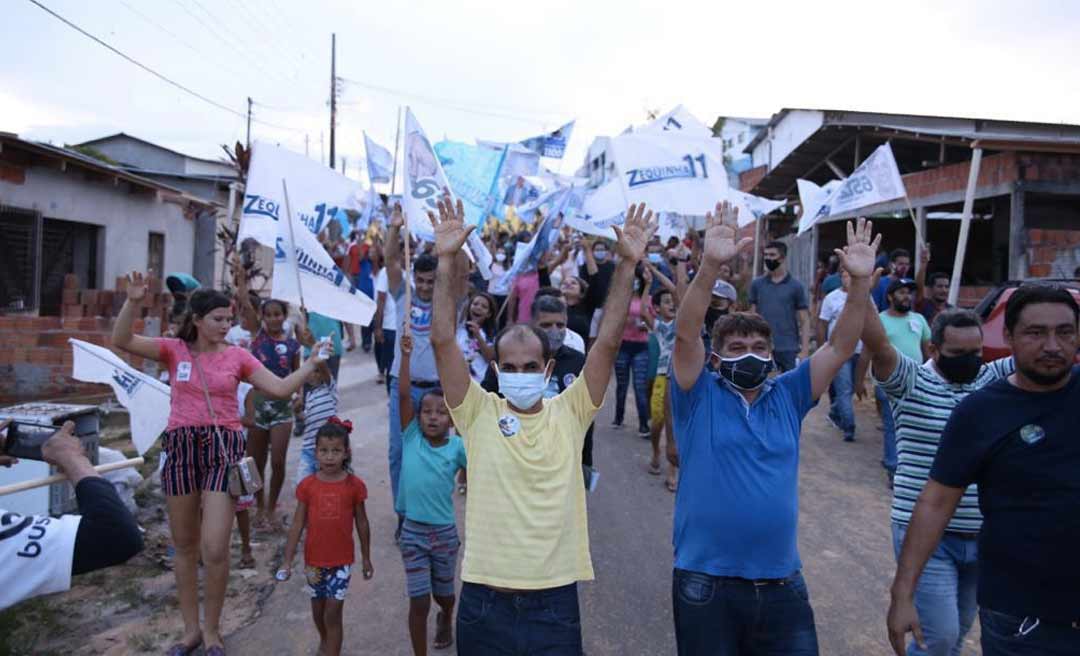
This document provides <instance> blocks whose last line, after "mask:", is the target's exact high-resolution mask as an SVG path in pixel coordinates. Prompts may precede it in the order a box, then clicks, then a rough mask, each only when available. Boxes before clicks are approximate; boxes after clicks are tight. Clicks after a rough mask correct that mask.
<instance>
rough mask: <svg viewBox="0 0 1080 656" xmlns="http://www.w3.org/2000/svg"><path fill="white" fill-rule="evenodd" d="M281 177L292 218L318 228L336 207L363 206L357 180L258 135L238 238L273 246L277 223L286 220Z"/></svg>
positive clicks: (319, 228)
mask: <svg viewBox="0 0 1080 656" xmlns="http://www.w3.org/2000/svg"><path fill="white" fill-rule="evenodd" d="M283 179H284V180H286V181H287V182H288V183H289V201H290V204H291V206H292V212H293V217H294V219H296V220H298V221H299V222H300V223H301V224H303V225H305V226H307V229H308V230H310V231H311V232H312V233H314V234H319V232H321V231H322V229H323V228H324V227H326V225H327V224H328V223H330V222H331V221H332V220H334V219H335V217H336V215H337V213H338V210H346V209H351V210H359V209H361V203H362V201H361V199H362V197H363V195H364V189H363V187H362V186H361V185H360V183H359V182H358V181H356V180H350V179H349V178H346V177H345V176H343V175H341V174H340V173H338V172H337V171H334V170H333V169H330V168H327V167H325V166H323V165H322V164H320V163H319V162H316V161H315V160H312V159H308V158H307V157H304V156H303V155H300V154H297V153H294V152H291V151H289V150H286V149H284V148H280V147H278V146H275V145H273V144H271V143H267V142H264V141H256V142H255V143H254V144H252V147H251V167H250V168H249V169H248V179H247V187H246V191H245V192H244V208H243V213H242V214H241V217H240V233H239V235H238V237H237V241H238V242H240V243H242V242H243V241H244V240H245V239H248V238H249V237H250V238H252V239H255V240H256V241H258V242H259V243H260V244H263V245H264V246H269V247H270V248H274V246H275V244H276V243H277V238H278V225H279V224H281V225H283V224H284V218H285V198H284V196H282V192H281V181H282V180H283Z"/></svg>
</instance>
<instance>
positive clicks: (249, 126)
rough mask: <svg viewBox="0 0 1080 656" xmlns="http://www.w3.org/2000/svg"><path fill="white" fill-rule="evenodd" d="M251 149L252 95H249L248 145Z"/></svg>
mask: <svg viewBox="0 0 1080 656" xmlns="http://www.w3.org/2000/svg"><path fill="white" fill-rule="evenodd" d="M246 148H247V149H248V150H251V96H248V120H247V146H246Z"/></svg>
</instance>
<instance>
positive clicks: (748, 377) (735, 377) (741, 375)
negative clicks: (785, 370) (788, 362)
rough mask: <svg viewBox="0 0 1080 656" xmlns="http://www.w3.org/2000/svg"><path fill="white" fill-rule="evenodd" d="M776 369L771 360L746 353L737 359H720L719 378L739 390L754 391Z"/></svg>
mask: <svg viewBox="0 0 1080 656" xmlns="http://www.w3.org/2000/svg"><path fill="white" fill-rule="evenodd" d="M775 367H776V365H775V364H774V363H773V360H772V358H763V357H761V356H760V355H754V354H753V353H747V354H746V355H744V356H741V357H738V358H720V367H719V369H717V371H718V372H719V373H720V377H721V378H723V379H724V380H726V381H727V382H729V383H731V384H732V385H734V386H735V387H737V388H739V389H741V390H756V389H757V388H759V387H761V386H762V385H764V384H765V380H766V379H767V378H768V377H769V374H770V373H772V370H773V369H774V368H775Z"/></svg>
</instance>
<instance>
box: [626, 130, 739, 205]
mask: <svg viewBox="0 0 1080 656" xmlns="http://www.w3.org/2000/svg"><path fill="white" fill-rule="evenodd" d="M611 152H612V155H613V158H614V162H615V170H616V171H617V172H618V174H619V175H618V178H617V179H618V180H620V181H621V183H622V186H623V189H624V191H625V200H626V203H627V204H630V203H642V202H644V203H645V204H646V205H648V207H649V209H651V210H653V211H654V212H676V213H678V214H687V215H703V214H705V213H706V212H708V211H710V210H712V209H713V207H715V205H716V202H717V201H718V200H723V199H724V198H726V197H727V193H728V181H727V180H728V179H727V171H726V170H725V169H724V148H723V144H722V143H721V141H720V140H719V139H713V138H711V137H706V138H694V137H685V136H681V135H675V134H673V133H671V132H658V133H648V132H635V133H632V134H627V135H622V136H619V137H614V138H613V139H612V140H611Z"/></svg>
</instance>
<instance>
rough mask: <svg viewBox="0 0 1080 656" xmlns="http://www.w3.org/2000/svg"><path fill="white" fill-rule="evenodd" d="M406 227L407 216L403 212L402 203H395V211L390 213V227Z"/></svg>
mask: <svg viewBox="0 0 1080 656" xmlns="http://www.w3.org/2000/svg"><path fill="white" fill-rule="evenodd" d="M403 225H405V215H404V214H403V213H402V211H401V203H394V209H393V211H391V212H390V227H391V228H397V229H399V230H400V229H401V226H403Z"/></svg>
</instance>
